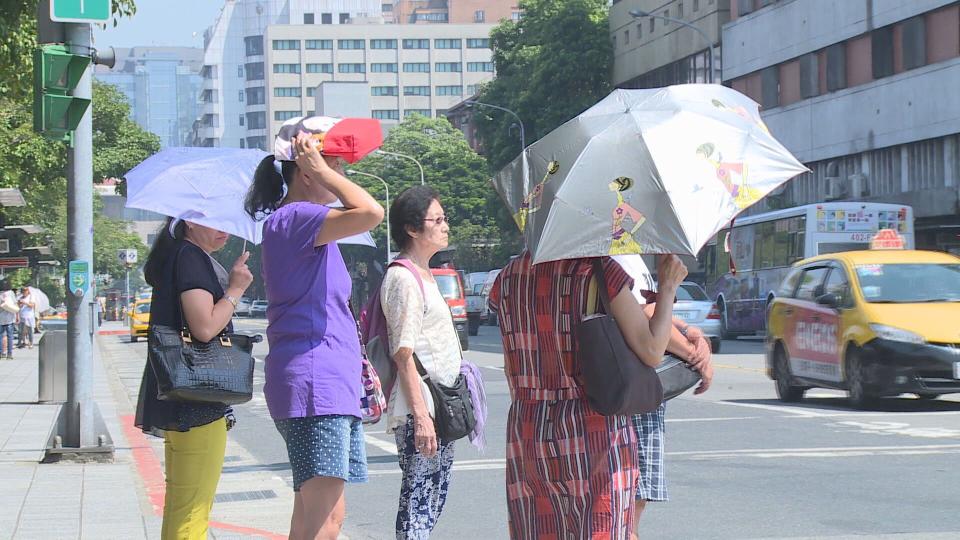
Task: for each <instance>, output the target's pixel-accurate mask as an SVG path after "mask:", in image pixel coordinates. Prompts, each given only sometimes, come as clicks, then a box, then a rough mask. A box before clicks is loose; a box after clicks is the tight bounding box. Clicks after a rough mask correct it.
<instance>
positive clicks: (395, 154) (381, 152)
mask: <svg viewBox="0 0 960 540" xmlns="http://www.w3.org/2000/svg"><path fill="white" fill-rule="evenodd" d="M377 153H378V154H383V155H386V156H395V157H402V158H407V159H409V160H410V161H412V162H414V163H416V164H417V167H419V168H420V185H421V186H423V185H426V183H425V182H424V180H423V165H421V164H420V162H419V161H417V158H415V157H413V156H408V155H406V154H401V153H399V152H387V151H386V150H377ZM358 172H359V171H358Z"/></svg>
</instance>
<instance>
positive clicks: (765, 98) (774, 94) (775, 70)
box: [760, 66, 780, 109]
mask: <svg viewBox="0 0 960 540" xmlns="http://www.w3.org/2000/svg"><path fill="white" fill-rule="evenodd" d="M760 91H761V94H762V97H761V102H762V103H761V105H763V108H765V109H772V108H774V107H779V106H780V66H770V67H768V68H764V69H763V71H761V72H760Z"/></svg>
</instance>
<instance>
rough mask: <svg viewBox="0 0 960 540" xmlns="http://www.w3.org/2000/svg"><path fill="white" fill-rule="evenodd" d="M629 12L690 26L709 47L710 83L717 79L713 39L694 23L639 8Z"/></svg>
mask: <svg viewBox="0 0 960 540" xmlns="http://www.w3.org/2000/svg"><path fill="white" fill-rule="evenodd" d="M629 13H630V16H631V17H633V18H634V19H641V18H643V17H651V18H654V19H663V20H665V21H670V22H675V23H677V24H679V25H681V26H686V27H687V28H692V29H693V30H694V31H695V32H696V33H698V34H700V36H701V37H703V39H704V40H705V41H706V42H707V47H710V84H713V83H715V82H716V80H717V77H716V68H715V67H714V63H713V60H714V56H713V41H712V40H711V39H710V38H709V37H708V36H707V34H706V33H705V32H704V31H703V30H701V29H699V28H697V27H696V26H694V25H692V24H690V23H688V22H686V21H681V20H680V19H674V18H673V17H667V16H666V15H657V14H656V13H650V12H648V11H643V10H640V9H633V10H630V11H629Z"/></svg>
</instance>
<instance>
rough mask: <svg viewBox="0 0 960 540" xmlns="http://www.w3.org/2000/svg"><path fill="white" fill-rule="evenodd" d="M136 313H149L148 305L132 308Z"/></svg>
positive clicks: (138, 305)
mask: <svg viewBox="0 0 960 540" xmlns="http://www.w3.org/2000/svg"><path fill="white" fill-rule="evenodd" d="M134 310H135V311H136V312H137V313H150V304H149V303H146V304H137V307H135V308H134Z"/></svg>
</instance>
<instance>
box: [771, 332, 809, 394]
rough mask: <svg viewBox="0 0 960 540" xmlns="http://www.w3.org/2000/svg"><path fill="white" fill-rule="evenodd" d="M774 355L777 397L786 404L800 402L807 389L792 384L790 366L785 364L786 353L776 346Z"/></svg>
mask: <svg viewBox="0 0 960 540" xmlns="http://www.w3.org/2000/svg"><path fill="white" fill-rule="evenodd" d="M774 355H775V356H774V359H773V361H774V366H773V369H774V373H775V374H776V376H777V397H778V398H780V401H783V402H786V403H796V402H798V401H800V400H801V399H803V393H804V392H805V391H806V390H807V389H806V388H804V387H803V386H795V385H794V384H793V375H791V374H790V365H789V364H788V363H787V352H786V351H785V350H783V347H782V346H780V345H777V349H776V351H775V352H774Z"/></svg>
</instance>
